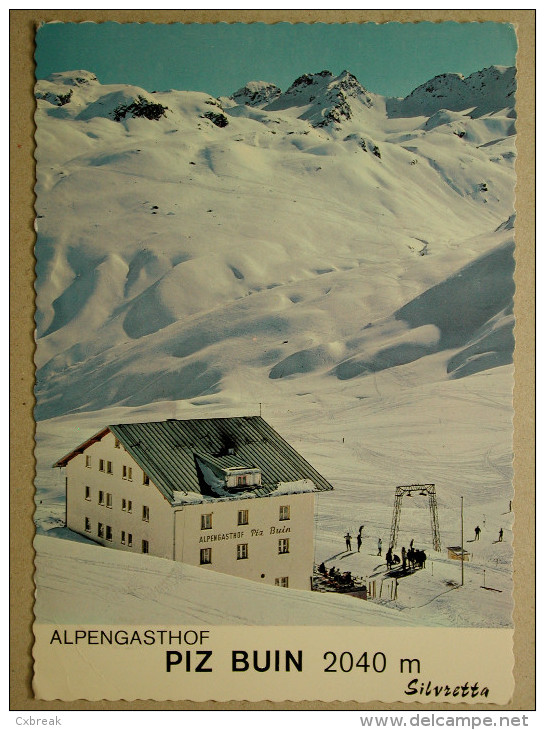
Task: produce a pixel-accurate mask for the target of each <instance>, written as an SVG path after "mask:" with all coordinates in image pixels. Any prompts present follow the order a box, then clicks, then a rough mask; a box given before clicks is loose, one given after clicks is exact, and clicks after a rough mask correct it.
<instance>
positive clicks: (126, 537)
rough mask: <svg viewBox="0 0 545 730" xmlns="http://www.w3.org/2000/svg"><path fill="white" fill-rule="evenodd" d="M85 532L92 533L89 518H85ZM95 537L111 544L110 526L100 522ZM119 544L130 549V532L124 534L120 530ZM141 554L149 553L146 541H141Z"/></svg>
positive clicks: (111, 532) (111, 533)
mask: <svg viewBox="0 0 545 730" xmlns="http://www.w3.org/2000/svg"><path fill="white" fill-rule="evenodd" d="M85 532H89V533H91V532H92V528H91V520H90V519H89V517H86V518H85ZM97 537H99V538H101V539H103V540H109V541H110V542H113V539H114V537H113V531H112V526H111V525H104V524H103V523H102V522H99V523H98V525H97ZM121 544H122V545H127V547H132V532H125V530H121ZM142 552H143V553H149V541H148V540H142Z"/></svg>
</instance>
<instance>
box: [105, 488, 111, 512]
mask: <svg viewBox="0 0 545 730" xmlns="http://www.w3.org/2000/svg"><path fill="white" fill-rule="evenodd" d="M106 507H109V508H110V509H112V495H111V494H110V493H109V492H107V493H106Z"/></svg>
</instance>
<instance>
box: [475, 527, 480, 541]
mask: <svg viewBox="0 0 545 730" xmlns="http://www.w3.org/2000/svg"><path fill="white" fill-rule="evenodd" d="M480 534H481V528H480V527H479V525H477V527H476V528H475V540H478V539H479V535H480Z"/></svg>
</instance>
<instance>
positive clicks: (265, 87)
mask: <svg viewBox="0 0 545 730" xmlns="http://www.w3.org/2000/svg"><path fill="white" fill-rule="evenodd" d="M281 93H282V90H281V89H280V88H279V87H278V86H276V84H271V83H270V82H268V81H250V82H248V83H247V84H246V85H245V86H243V87H242V88H241V89H238V90H237V91H235V93H234V94H233V95H232V96H231V97H229V98H230V99H232V100H233V101H235V102H236V103H237V104H246V105H247V106H261V105H262V104H269V103H270V102H271V101H273V100H274V99H276V98H277V97H278V96H280V94H281Z"/></svg>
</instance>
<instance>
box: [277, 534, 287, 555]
mask: <svg viewBox="0 0 545 730" xmlns="http://www.w3.org/2000/svg"><path fill="white" fill-rule="evenodd" d="M289 551H290V540H289V537H281V538H280V540H279V541H278V554H279V555H284V554H285V553H289Z"/></svg>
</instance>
